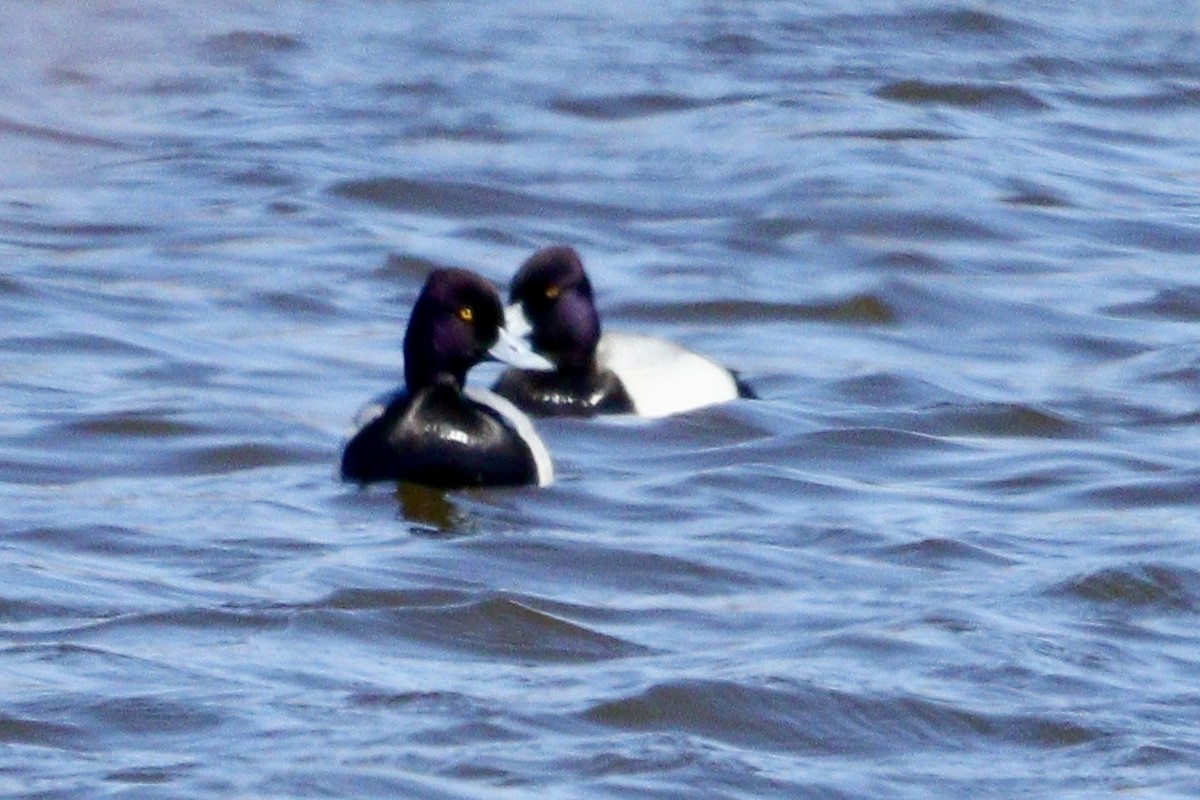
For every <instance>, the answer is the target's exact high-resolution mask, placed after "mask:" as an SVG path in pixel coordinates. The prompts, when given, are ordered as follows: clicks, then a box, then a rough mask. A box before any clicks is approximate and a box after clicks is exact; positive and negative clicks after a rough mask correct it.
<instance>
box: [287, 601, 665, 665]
mask: <svg viewBox="0 0 1200 800" xmlns="http://www.w3.org/2000/svg"><path fill="white" fill-rule="evenodd" d="M292 613H293V615H294V616H296V621H297V622H298V623H299V624H302V625H305V626H316V627H319V628H321V629H324V630H325V632H326V633H329V632H333V633H336V634H337V635H339V636H340V635H349V636H352V637H355V638H363V639H366V640H368V641H370V642H373V643H378V642H380V641H386V640H389V639H391V640H396V641H409V642H420V643H422V644H425V645H431V646H434V647H436V648H438V649H441V650H446V651H449V652H454V653H458V654H460V655H469V656H474V657H478V658H484V659H493V658H500V659H509V660H516V661H519V662H524V663H586V662H592V661H603V660H608V659H614V658H626V657H629V656H635V655H642V654H646V653H649V652H652V651H651V650H650V649H649V648H646V647H643V646H641V645H638V644H635V643H633V642H628V641H625V640H623V639H620V638H618V637H615V636H610V635H608V634H604V633H601V632H599V631H596V630H593V629H591V628H589V627H587V626H585V625H581V624H578V623H576V622H572V621H570V620H567V619H565V618H563V617H561V616H558V615H555V614H551V613H548V612H546V611H542V610H540V609H538V608H536V607H534V605H532V604H531V601H529V600H525V599H520V598H517V597H509V596H507V595H502V594H501V595H487V596H483V597H478V596H474V595H471V594H466V593H462V592H455V591H449V590H436V591H393V590H360V589H343V590H339V591H337V592H334V593H333V594H332V595H330V596H329V597H327V598H325V599H324V600H322V601H320V602H317V603H313V604H310V605H307V606H304V607H300V608H297V609H295V610H294V611H293V612H292Z"/></svg>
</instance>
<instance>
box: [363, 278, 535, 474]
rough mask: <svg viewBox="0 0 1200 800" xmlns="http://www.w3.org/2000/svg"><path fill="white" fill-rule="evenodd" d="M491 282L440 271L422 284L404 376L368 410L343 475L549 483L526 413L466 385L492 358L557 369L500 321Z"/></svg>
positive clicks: (406, 339)
mask: <svg viewBox="0 0 1200 800" xmlns="http://www.w3.org/2000/svg"><path fill="white" fill-rule="evenodd" d="M503 319H504V308H503V305H502V304H501V302H500V295H499V293H498V292H497V291H496V288H495V287H494V286H492V284H491V283H489V282H488V281H486V280H484V279H483V278H481V277H480V276H478V275H476V274H475V273H473V272H469V271H467V270H461V269H439V270H435V271H434V272H432V273H431V274H430V275H429V278H428V279H427V280H426V282H425V287H424V288H423V289H422V290H421V294H420V296H419V297H418V298H417V302H416V304H415V305H414V306H413V310H412V316H411V318H410V319H409V322H408V331H407V332H406V333H405V335H404V381H405V385H404V387H403V388H401V389H398V390H397V391H395V392H393V393H392V394H390V395H388V396H386V397H384V398H383V399H382V400H380V401H378V402H376V403H372V404H371V405H369V406H368V407H367V408H364V409H363V410H362V411H361V412H360V413H359V415H358V418H357V419H356V421H355V422H356V428H357V432H356V433H355V434H354V435H353V436H352V438H351V439H350V441H349V442H348V443H347V444H346V448H345V450H344V451H343V453H342V465H341V474H342V478H343V479H345V480H348V481H355V482H357V483H369V482H372V481H404V482H409V483H417V484H423V485H426V486H433V487H437V488H461V487H467V486H514V485H525V484H534V485H537V486H546V485H549V484H550V482H551V481H552V480H553V474H554V471H553V467H552V465H551V461H550V454H549V452H548V451H547V450H546V446H545V444H543V443H542V440H541V438H539V437H538V435H537V432H536V431H535V430H534V428H533V425H532V424H531V423H530V422H529V419H528V418H527V417H526V416H525V415H524V414H522V413H521V412H520V411H519V410H517V409H516V408H515V407H514V406H513V405H512V403H509V402H508V401H507V400H505V399H504V398H502V397H498V396H496V395H495V394H492V393H491V392H488V391H482V390H476V389H467V388H464V383H465V381H466V375H467V371H468V370H470V369H471V367H473V366H475V365H476V364H478V363H479V362H480V361H483V360H485V359H488V358H495V359H497V360H500V361H504V362H507V363H509V364H511V365H513V366H514V367H518V368H521V369H532V370H537V369H545V370H549V369H553V365H552V364H551V363H550V362H549V361H547V360H546V359H544V358H542V357H541V356H538V355H536V354H535V353H533V352H532V351H531V350H529V349H528V347H527V346H526V345H525V344H524V343H523V342H521V341H520V340H519V339H517V338H516V337H513V336H511V335H510V334H509V333H508V332H507V331H506V330H505V329H504V327H503V325H502V322H503Z"/></svg>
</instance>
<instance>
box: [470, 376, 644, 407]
mask: <svg viewBox="0 0 1200 800" xmlns="http://www.w3.org/2000/svg"><path fill="white" fill-rule="evenodd" d="M492 391H494V392H495V393H496V394H498V395H500V396H501V397H504V398H507V399H508V400H510V401H511V402H512V403H513V405H515V406H517V407H518V408H520V409H522V410H523V411H527V412H528V413H530V414H534V415H536V416H542V417H590V416H593V415H595V414H627V413H630V412H632V411H633V410H634V409H633V401H631V400H630V399H629V394H628V393H627V392H626V391H625V387H624V386H623V385H622V384H621V379H620V378H618V377H617V376H616V375H615V374H614V373H613V372H612V371H611V370H591V371H588V372H568V371H563V370H559V371H557V372H534V371H531V370H520V369H510V370H506V371H505V372H504V374H502V375H501V376H500V379H499V380H498V381H496V385H495V386H494V387H492Z"/></svg>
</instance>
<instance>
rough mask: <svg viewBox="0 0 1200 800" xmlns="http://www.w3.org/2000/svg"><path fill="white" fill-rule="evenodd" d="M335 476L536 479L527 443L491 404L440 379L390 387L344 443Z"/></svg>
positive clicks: (452, 482) (446, 483)
mask: <svg viewBox="0 0 1200 800" xmlns="http://www.w3.org/2000/svg"><path fill="white" fill-rule="evenodd" d="M342 477H343V478H344V479H346V480H351V481H357V482H359V483H369V482H372V481H405V482H410V483H420V484H423V485H426V486H433V487H437V488H446V489H450V488H461V487H466V486H519V485H524V484H532V483H537V482H538V479H539V476H538V468H537V465H536V463H535V461H534V458H533V455H532V452H531V449H530V445H529V444H527V443H526V442H525V441H524V440H523V439H522V438H521V436H520V435H519V434H518V433H517V432H516V431H514V430H513V429H512V428H511V427H509V425H508V424H507V423H506V422H505V420H504V419H503V418H502V417H501V416H500V415H499V414H498V413H497V412H496V411H495V410H493V409H491V408H488V407H487V406H484V405H482V404H480V403H476V402H474V401H473V400H471V399H470V398H468V397H465V396H464V395H463V394H462V392H461V391H459V390H458V389H457V388H456V387H453V386H450V385H447V384H435V385H432V386H428V387H425V388H423V389H420V390H418V391H417V392H415V393H409V392H407V391H403V392H400V393H398V394H396V395H394V396H393V397H392V398H391V400H390V402H389V403H388V405H387V407H386V408H385V409H384V411H383V413H382V414H380V415H379V416H378V417H376V418H375V419H373V420H372V421H370V422H369V423H367V424H366V425H365V426H364V427H363V428H362V429H361V430H359V431H358V432H357V433H356V434H355V435H354V437H353V438H352V439H351V440H350V442H349V443H348V444H347V445H346V449H345V451H344V452H343V454H342Z"/></svg>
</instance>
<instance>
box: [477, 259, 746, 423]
mask: <svg viewBox="0 0 1200 800" xmlns="http://www.w3.org/2000/svg"><path fill="white" fill-rule="evenodd" d="M509 303H510V305H509V307H508V309H507V310H506V318H507V323H506V324H507V327H508V329H509V332H510V333H512V334H513V335H514V336H520V335H528V336H529V337H530V341H531V343H532V344H533V348H534V350H536V351H537V352H538V353H540V354H542V355H544V356H546V358H548V359H550V360H551V361H552V362H553V363H554V371H553V372H544V371H538V372H534V371H530V370H526V369H509V370H506V371H505V372H504V374H502V375H501V376H500V379H499V380H498V381H497V382H496V385H495V386H494V387H492V388H493V389H494V390H495V391H496V393H497V394H499V395H502V396H503V397H506V398H508V399H509V400H511V401H512V402H513V403H514V404H515V405H517V406H519V407H521V408H522V409H524V410H525V411H527V412H529V413H530V414H534V415H538V416H591V415H594V414H621V413H631V414H637V415H638V416H641V417H651V418H654V417H665V416H669V415H671V414H679V413H682V412H684V411H691V410H693V409H696V408H702V407H704V406H709V405H715V404H717V403H725V402H728V401H730V400H734V399H737V398H739V397H747V398H752V397H754V396H755V395H754V392H753V390H751V389H750V387H748V386H747V385H746V384H745V383H743V382H742V381H741V380H740V379H739V378H738V377H737V376H736V375H734V374H733V373H732V372H730V371H729V370H727V369H726V368H725V367H723V366H721V365H720V364H718V363H716V362H715V361H712V360H710V359H708V358H705V357H704V356H702V355H699V354H697V353H693V352H691V351H690V350H686V349H684V348H683V347H680V346H679V345H677V344H675V343H673V342H669V341H666V340H664V339H657V338H654V337H651V336H642V335H638V334H631V333H613V332H609V333H604V334H601V331H600V315H599V314H598V313H597V312H596V305H595V301H594V298H593V296H592V284H591V281H589V280H588V276H587V273H585V272H584V270H583V262H582V261H581V260H580V258H579V254H578V253H577V252H575V250H574V248H571V247H567V246H565V245H558V246H554V247H546V248H544V249H542V250H539V251H537V252H536V253H534V254H533V255H532V256H530V257H529V259H528V260H526V261H525V263H524V264H522V265H521V269H520V270H519V271H518V272H517V274H516V276H515V277H514V278H513V280H512V285H511V288H510V290H509Z"/></svg>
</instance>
